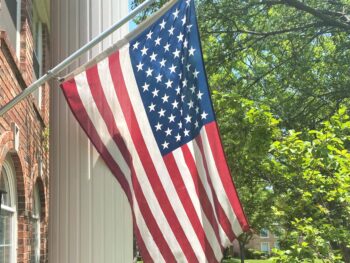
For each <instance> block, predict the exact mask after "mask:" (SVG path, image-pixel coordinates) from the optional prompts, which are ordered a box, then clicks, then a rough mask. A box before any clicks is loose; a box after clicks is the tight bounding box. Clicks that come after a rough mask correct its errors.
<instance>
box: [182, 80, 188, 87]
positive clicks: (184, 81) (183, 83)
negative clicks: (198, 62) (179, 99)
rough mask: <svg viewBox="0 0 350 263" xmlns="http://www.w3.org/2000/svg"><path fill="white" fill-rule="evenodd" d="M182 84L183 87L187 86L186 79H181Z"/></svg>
mask: <svg viewBox="0 0 350 263" xmlns="http://www.w3.org/2000/svg"><path fill="white" fill-rule="evenodd" d="M182 86H183V87H187V79H184V80H183V81H182Z"/></svg>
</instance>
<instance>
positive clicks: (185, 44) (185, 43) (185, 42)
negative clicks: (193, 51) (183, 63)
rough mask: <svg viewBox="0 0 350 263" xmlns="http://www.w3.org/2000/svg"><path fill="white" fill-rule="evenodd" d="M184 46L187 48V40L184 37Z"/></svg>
mask: <svg viewBox="0 0 350 263" xmlns="http://www.w3.org/2000/svg"><path fill="white" fill-rule="evenodd" d="M184 48H188V41H187V39H185V41H184Z"/></svg>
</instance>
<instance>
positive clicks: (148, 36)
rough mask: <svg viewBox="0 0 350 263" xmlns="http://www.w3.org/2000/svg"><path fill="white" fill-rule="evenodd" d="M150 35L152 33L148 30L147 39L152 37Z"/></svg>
mask: <svg viewBox="0 0 350 263" xmlns="http://www.w3.org/2000/svg"><path fill="white" fill-rule="evenodd" d="M152 35H153V32H152V31H149V33H148V34H147V39H152Z"/></svg>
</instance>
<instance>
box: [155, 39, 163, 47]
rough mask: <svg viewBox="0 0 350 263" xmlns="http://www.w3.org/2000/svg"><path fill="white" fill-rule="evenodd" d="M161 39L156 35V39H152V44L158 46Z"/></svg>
mask: <svg viewBox="0 0 350 263" xmlns="http://www.w3.org/2000/svg"><path fill="white" fill-rule="evenodd" d="M161 40H162V39H161V38H160V37H157V39H156V40H154V44H155V45H156V46H159V45H160V41H161Z"/></svg>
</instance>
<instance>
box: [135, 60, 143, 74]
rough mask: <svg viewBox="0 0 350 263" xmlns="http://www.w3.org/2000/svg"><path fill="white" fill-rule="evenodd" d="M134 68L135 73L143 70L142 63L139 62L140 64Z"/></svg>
mask: <svg viewBox="0 0 350 263" xmlns="http://www.w3.org/2000/svg"><path fill="white" fill-rule="evenodd" d="M136 67H137V72H139V71H140V70H142V69H143V63H141V61H140V63H139V64H138V65H137V66H136Z"/></svg>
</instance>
